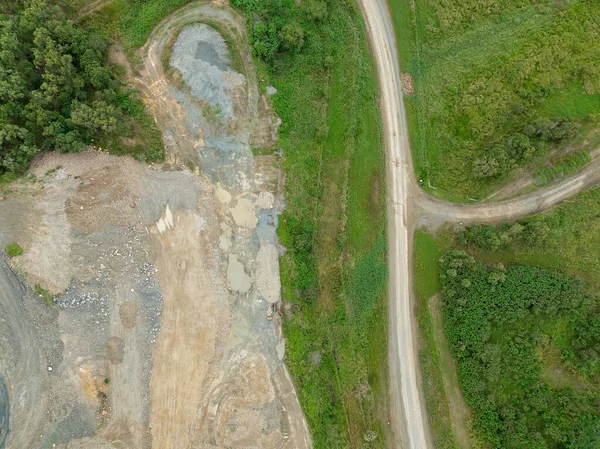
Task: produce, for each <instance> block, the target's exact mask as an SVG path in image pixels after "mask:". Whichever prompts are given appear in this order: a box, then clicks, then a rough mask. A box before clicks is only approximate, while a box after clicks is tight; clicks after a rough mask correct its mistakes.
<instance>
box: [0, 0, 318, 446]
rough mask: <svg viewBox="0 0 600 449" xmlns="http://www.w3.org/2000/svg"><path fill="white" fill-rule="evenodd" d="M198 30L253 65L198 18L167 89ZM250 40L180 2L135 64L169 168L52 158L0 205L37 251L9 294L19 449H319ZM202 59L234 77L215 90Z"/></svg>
mask: <svg viewBox="0 0 600 449" xmlns="http://www.w3.org/2000/svg"><path fill="white" fill-rule="evenodd" d="M202 20H210V21H211V23H217V24H219V26H220V27H221V28H222V29H223V30H225V32H227V33H229V34H230V36H229V37H230V38H231V41H232V42H234V43H235V45H236V46H237V47H238V48H234V49H232V50H233V51H238V50H241V61H242V67H241V68H242V71H243V72H244V73H237V72H235V69H234V68H233V66H232V62H231V60H228V59H227V57H225V56H226V55H224V53H223V52H224V51H225V50H226V47H224V46H223V39H222V37H220V35H219V33H217V32H216V31H215V30H214V29H212V28H211V29H208V28H205V27H204V28H203V27H200V31H201V32H198V26H195V27H194V28H190V29H189V31H188V33H187V34H184V36H187V37H185V39H186V41H185V42H182V43H181V45H179V48H178V49H177V48H175V49H174V50H176V51H174V52H173V58H175V59H174V61H175V60H177V58H179V59H178V61H179V62H180V63H181V64H179V66H177V64H175V63H174V64H173V65H174V66H176V67H178V69H177V70H179V71H181V73H183V72H185V70H187V69H186V68H190V67H191V69H190V70H188V72H189V73H188V79H185V82H186V83H187V84H184V85H181V84H177V86H175V85H171V84H170V83H169V80H168V79H167V78H165V76H164V73H163V70H162V68H163V66H162V55H163V52H164V51H165V49H166V47H167V45H168V44H169V43H173V36H174V33H176V32H179V31H180V30H182V29H185V25H186V24H188V23H193V22H198V21H202ZM246 42H247V40H246V36H245V23H244V19H243V18H242V17H240V16H238V15H236V13H233V12H232V11H231V10H230V9H229V8H227V7H224V6H219V5H215V4H202V3H195V4H192V5H190V6H189V7H186V8H183V9H181V10H179V11H178V12H176V13H175V14H174V15H173V16H171V17H170V18H168V19H167V20H165V21H164V22H162V23H161V24H160V25H159V26H158V27H157V29H156V31H155V32H154V34H153V36H152V37H151V39H150V41H149V43H148V44H147V46H146V47H145V48H144V49H143V50H142V53H143V54H142V57H143V59H144V61H145V69H143V70H141V74H140V75H134V73H140V72H136V71H135V70H132V69H131V68H130V70H128V73H129V74H130V76H132V77H135V78H132V82H133V83H134V84H135V85H136V86H138V87H139V88H140V89H141V90H142V92H143V96H144V99H145V101H146V102H147V105H148V108H149V110H150V111H151V112H152V113H153V114H154V115H155V118H156V119H157V122H158V124H159V126H160V127H161V129H162V131H163V136H164V140H165V143H166V145H167V150H168V161H169V163H167V164H164V165H163V164H160V165H154V166H145V165H143V164H141V163H139V162H136V161H133V160H131V159H128V158H117V157H112V156H108V155H107V154H105V153H103V152H99V151H94V150H90V151H88V152H85V153H81V154H77V155H58V154H49V155H46V156H45V157H43V158H41V159H40V160H38V161H37V162H36V164H35V166H34V167H33V168H32V170H31V176H30V177H28V178H26V179H24V180H23V181H21V182H18V183H16V184H14V185H13V186H11V189H12V190H11V192H10V194H9V195H7V196H8V199H7V200H6V201H3V202H2V203H0V229H2V233H1V234H0V242H1V243H3V245H4V244H6V243H8V242H9V241H12V240H16V241H18V242H19V243H20V244H21V246H22V247H23V248H24V254H23V255H22V256H19V257H15V258H13V259H12V260H11V264H12V265H13V266H14V267H15V269H17V270H18V271H19V273H20V274H21V275H22V277H23V279H24V280H25V282H26V284H27V285H28V286H29V288H28V289H27V290H25V289H24V288H23V287H22V286H19V284H18V283H17V284H15V285H17V287H15V288H14V289H12V290H11V289H6V290H5V292H4V296H3V297H0V301H3V302H5V303H6V304H7V309H6V310H9V308H8V307H9V306H8V304H10V305H11V306H12V307H13V309H14V310H12V311H10V314H11V322H14V324H13V325H12V326H13V327H9V326H0V345H1V346H2V348H3V350H4V354H5V355H4V358H2V357H0V364H4V365H1V366H6V369H5V370H3V379H0V426H1V425H2V423H3V421H2V420H3V417H6V418H7V419H8V420H10V423H9V426H10V431H9V433H8V436H7V439H6V442H7V444H8V446H7V447H13V448H21V447H43V448H50V447H53V448H54V447H56V448H63V449H66V448H78V449H90V448H117V449H121V448H135V449H139V448H151V447H155V448H160V449H163V448H165V447H206V448H209V447H265V448H287V447H289V448H291V447H298V448H307V447H311V441H310V436H309V434H308V431H307V426H306V422H305V420H304V416H303V414H302V410H301V409H300V406H299V403H298V399H297V397H296V395H295V391H294V388H293V385H292V383H291V380H290V378H289V375H287V371H286V369H285V365H284V364H283V358H284V347H285V345H284V342H283V337H282V335H281V328H280V315H279V313H278V308H277V306H276V304H277V302H278V301H279V289H280V285H279V279H278V254H279V251H280V250H281V249H280V247H279V244H278V241H277V235H276V224H277V214H278V213H279V212H280V211H281V207H282V204H283V202H282V197H281V192H282V190H281V187H282V176H281V172H280V169H279V165H278V164H279V161H278V159H277V157H276V156H271V155H269V156H256V157H255V156H253V154H252V151H251V146H255V145H259V146H261V147H265V146H269V145H276V138H277V126H278V123H279V122H278V120H277V119H276V118H275V117H274V116H273V115H272V114H271V112H270V107H269V102H268V99H267V97H266V96H265V95H260V94H259V93H258V86H257V84H256V72H255V69H254V66H253V65H252V60H251V57H250V55H249V53H248V47H247V44H246ZM114 53H115V51H113V55H112V56H113V59H115V60H116V59H118V58H115V54H114ZM116 54H117V56H118V54H119V53H118V51H116ZM198 65H201V66H202V67H205V68H206V69H207V71H208V72H210V73H211V74H212V75H211V76H212V78H211V79H210V80H209V81H210V83H222V84H221V87H220V88H219V89H216V91H215V92H217V93H218V96H217V97H214V95H213V93H214V92H212V91H210V92H209V91H207V90H206V85H203V84H202V83H203V82H207V79H204V80H203V79H202V78H201V77H200V78H194V73H195V72H197V71H196V70H195V69H194V67H196V66H198ZM234 72H235V73H237V75H236V74H235V73H234ZM207 92H208V93H207ZM203 93H207V95H206V96H203V95H204V94H203ZM183 161H186V162H187V163H188V164H192V165H194V166H195V169H194V173H192V172H191V171H189V170H187V169H183V168H182V166H181V164H180V163H181V162H183ZM7 273H8V272H7ZM6 276H8V278H7V279H9V278H10V276H9V275H8V274H7V275H6ZM10 282H12V281H10ZM0 283H2V285H8V283H9V281H8V280H5V279H4V278H2V279H0ZM35 285H37V286H38V287H36V292H35V293H34V292H33V291H32V290H33V287H34V286H35ZM15 326H16V328H15ZM21 328H22V329H21ZM19 329H21V330H19ZM15 335H16V336H17V337H15ZM11 338H12V340H11ZM11 342H12V343H11ZM11 345H12V346H11ZM11 348H12V349H11ZM23 369H26V370H27V371H28V372H29V371H30V372H31V373H32V374H31V377H30V378H27V377H25V376H20V375H19V373H20V372H22V370H23ZM4 374H5V375H4ZM3 381H5V384H6V386H7V387H8V388H7V390H8V401H7V400H5V398H4V396H3V395H2V391H4V390H3V389H2V386H3V385H4V383H3ZM19 388H21V390H19ZM18 391H27V394H26V395H25V396H23V397H21V398H19V397H16V396H15V393H16V392H18ZM24 394H25V393H24ZM27 395H29V396H27ZM31 404H36V407H35V408H32V407H31ZM4 409H8V411H9V413H6V414H3V413H2V410H4ZM28 413H29V414H30V415H31V416H26V415H27V414H28ZM14 417H16V418H14ZM13 418H14V419H13ZM4 437H6V434H3V433H2V429H0V444H1V443H2V441H3V438H4Z"/></svg>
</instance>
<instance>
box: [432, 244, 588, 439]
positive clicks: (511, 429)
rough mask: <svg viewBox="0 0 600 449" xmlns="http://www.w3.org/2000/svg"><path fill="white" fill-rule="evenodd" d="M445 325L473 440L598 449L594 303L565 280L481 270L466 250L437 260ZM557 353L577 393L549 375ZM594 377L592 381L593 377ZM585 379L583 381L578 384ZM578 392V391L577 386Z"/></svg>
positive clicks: (529, 271) (528, 270) (526, 271)
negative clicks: (470, 412)
mask: <svg viewBox="0 0 600 449" xmlns="http://www.w3.org/2000/svg"><path fill="white" fill-rule="evenodd" d="M440 276H441V280H442V284H443V287H444V289H443V296H444V307H443V311H444V321H445V326H446V330H447V333H448V337H449V340H450V343H451V349H452V353H453V355H454V357H455V359H456V361H457V364H458V373H459V380H460V384H461V388H462V390H463V393H464V395H465V398H466V400H467V402H468V403H469V405H470V406H471V407H472V409H473V418H474V426H475V428H474V430H475V433H476V435H477V437H479V438H481V439H482V440H484V441H485V442H486V443H488V444H489V445H490V446H491V447H494V448H503V449H510V448H528V449H529V448H533V449H542V448H558V447H560V448H579V449H584V448H594V447H598V445H599V444H600V410H599V409H598V401H599V400H600V396H599V395H598V394H597V393H596V392H595V391H594V389H593V388H585V385H586V383H585V382H586V380H585V379H589V383H590V384H594V383H595V382H596V381H597V380H598V379H597V376H598V375H599V374H600V370H599V363H600V358H599V350H600V348H599V341H600V324H599V323H600V321H599V319H598V318H599V316H598V314H597V312H595V309H596V307H597V306H598V300H597V299H596V298H593V297H591V296H590V295H589V294H587V293H586V288H585V285H584V284H583V283H582V282H581V281H578V280H576V279H573V278H571V277H569V276H566V275H563V274H559V273H555V272H551V271H547V270H543V269H539V268H533V267H524V266H513V267H510V268H504V267H503V266H502V265H497V266H493V267H490V268H486V267H485V266H483V265H482V264H481V263H479V262H477V261H476V260H475V259H473V257H471V256H469V255H468V254H467V253H465V252H463V251H450V252H448V253H446V254H445V255H444V256H443V257H442V258H441V259H440ZM552 348H554V349H555V350H558V351H559V352H560V355H561V361H560V363H561V364H563V366H564V367H566V368H567V369H565V371H568V372H570V373H571V375H572V376H573V380H572V382H573V383H574V384H576V385H577V386H572V385H570V386H563V385H560V386H558V385H556V384H553V383H552V380H551V378H548V377H547V376H548V375H547V374H544V373H545V372H548V371H549V372H550V373H553V372H554V368H556V366H554V365H551V366H550V369H549V370H548V369H546V366H547V364H549V363H556V362H551V361H548V360H546V358H545V356H544V354H546V353H547V352H548V351H549V350H551V349H552ZM594 376H596V377H594ZM580 379H584V380H580ZM578 383H579V384H578Z"/></svg>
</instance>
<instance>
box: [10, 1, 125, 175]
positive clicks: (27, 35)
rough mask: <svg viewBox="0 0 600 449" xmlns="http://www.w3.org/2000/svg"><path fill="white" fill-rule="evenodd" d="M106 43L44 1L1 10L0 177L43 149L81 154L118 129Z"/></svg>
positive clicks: (23, 165)
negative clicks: (91, 144) (80, 151)
mask: <svg viewBox="0 0 600 449" xmlns="http://www.w3.org/2000/svg"><path fill="white" fill-rule="evenodd" d="M106 54H107V40H106V38H105V37H104V36H102V35H101V34H98V33H96V32H94V31H93V30H90V29H87V28H83V27H80V26H77V25H76V24H75V23H73V22H72V21H70V20H67V18H66V17H65V15H64V13H63V11H62V10H61V9H60V8H59V7H58V6H55V5H51V4H49V3H47V2H46V1H44V0H29V1H26V2H17V3H14V2H8V3H6V4H5V5H4V6H1V7H0V174H1V173H3V172H19V171H22V170H24V169H25V168H26V167H27V165H28V163H29V161H30V160H31V158H32V157H33V156H34V155H36V154H37V153H38V152H40V151H42V150H47V149H58V150H60V151H78V150H80V149H82V148H84V147H85V145H86V144H89V143H91V142H93V141H94V140H95V139H98V138H103V137H106V136H110V135H114V134H115V133H116V132H117V129H118V123H119V119H120V116H121V115H122V114H123V112H124V111H123V110H122V108H121V107H120V106H119V99H120V97H122V95H123V94H122V93H121V92H120V90H119V83H118V82H117V81H116V80H115V79H114V78H113V77H112V75H111V72H110V70H109V69H108V68H106V67H105V66H104V60H105V58H106Z"/></svg>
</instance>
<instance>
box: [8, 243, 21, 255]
mask: <svg viewBox="0 0 600 449" xmlns="http://www.w3.org/2000/svg"><path fill="white" fill-rule="evenodd" d="M4 251H5V252H6V255H7V256H8V257H15V256H20V255H21V254H23V248H21V247H20V246H19V244H18V243H16V242H12V243H9V244H8V245H6V248H5V249H4Z"/></svg>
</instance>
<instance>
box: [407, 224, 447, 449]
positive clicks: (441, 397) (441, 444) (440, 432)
mask: <svg viewBox="0 0 600 449" xmlns="http://www.w3.org/2000/svg"><path fill="white" fill-rule="evenodd" d="M445 249H446V244H445V243H444V242H443V241H442V240H436V239H435V238H434V237H433V236H432V235H431V234H427V233H425V232H423V231H417V232H416V233H415V244H414V259H413V263H414V265H413V266H414V286H415V294H416V300H417V301H416V307H415V313H416V316H417V321H418V324H419V331H420V332H419V348H420V354H419V355H420V361H421V373H422V375H423V388H424V390H425V391H424V392H425V400H426V403H427V412H428V415H429V422H430V425H431V430H432V433H433V440H434V445H435V447H436V448H438V449H447V448H457V447H458V446H457V443H456V439H455V437H454V435H453V432H452V418H451V415H450V407H449V403H448V399H447V397H446V390H445V388H444V376H445V375H446V376H447V374H445V373H444V370H443V368H444V367H443V365H442V364H441V362H440V355H439V351H438V348H437V346H436V340H435V334H434V332H435V330H434V326H433V320H432V315H431V313H430V310H429V307H428V304H429V300H430V298H432V297H433V296H434V295H436V294H438V293H440V289H441V284H440V277H439V269H438V259H439V258H440V257H441V256H442V254H444V252H445Z"/></svg>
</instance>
